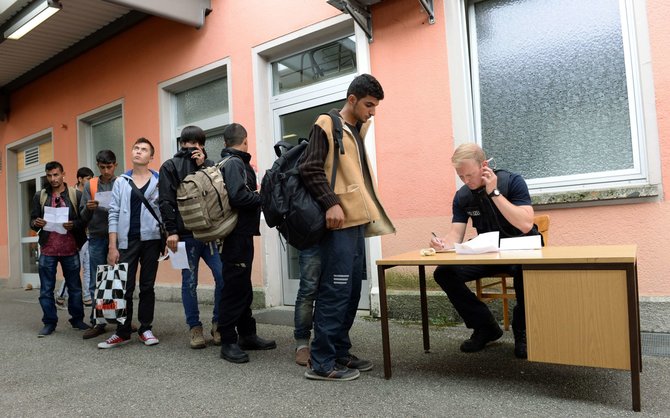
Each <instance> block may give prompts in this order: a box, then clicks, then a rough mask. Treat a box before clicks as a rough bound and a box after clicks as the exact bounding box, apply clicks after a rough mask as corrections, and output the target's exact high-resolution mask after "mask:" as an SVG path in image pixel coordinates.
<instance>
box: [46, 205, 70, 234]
mask: <svg viewBox="0 0 670 418" xmlns="http://www.w3.org/2000/svg"><path fill="white" fill-rule="evenodd" d="M69 213H70V208H52V207H50V206H45V207H44V220H45V221H46V222H47V224H46V225H44V227H43V228H42V229H44V230H45V231H51V232H56V233H58V234H63V235H65V234H67V230H66V229H65V228H64V227H63V224H64V223H66V222H68V221H69V219H68V215H69Z"/></svg>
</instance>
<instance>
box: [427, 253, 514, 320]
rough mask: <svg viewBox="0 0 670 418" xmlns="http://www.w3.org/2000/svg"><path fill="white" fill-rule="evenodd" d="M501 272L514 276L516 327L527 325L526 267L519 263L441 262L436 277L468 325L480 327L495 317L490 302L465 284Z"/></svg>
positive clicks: (436, 270)
mask: <svg viewBox="0 0 670 418" xmlns="http://www.w3.org/2000/svg"><path fill="white" fill-rule="evenodd" d="M498 273H506V274H509V275H510V276H512V277H514V292H515V293H516V306H515V307H514V313H513V320H512V328H513V329H515V330H519V331H521V330H525V329H526V313H525V311H524V305H525V303H524V295H523V270H522V269H521V266H519V265H507V266H504V265H503V266H494V265H487V266H476V265H475V266H439V267H438V268H436V269H435V273H434V275H433V276H434V277H435V281H436V282H437V284H439V285H440V286H441V287H442V289H443V290H444V291H445V292H446V293H447V296H448V297H449V300H450V301H451V303H452V305H454V308H455V309H456V311H457V312H458V314H459V315H460V316H461V318H463V321H464V322H465V326H466V327H468V328H472V329H477V328H481V327H485V326H487V325H489V324H490V323H491V322H494V321H495V318H493V315H492V314H491V311H490V310H489V308H488V307H487V306H486V303H484V302H482V301H481V300H479V298H477V295H475V293H473V292H472V291H471V290H470V289H469V288H468V286H467V285H466V284H465V283H467V282H470V281H472V280H476V279H480V278H482V277H491V276H493V275H495V274H498Z"/></svg>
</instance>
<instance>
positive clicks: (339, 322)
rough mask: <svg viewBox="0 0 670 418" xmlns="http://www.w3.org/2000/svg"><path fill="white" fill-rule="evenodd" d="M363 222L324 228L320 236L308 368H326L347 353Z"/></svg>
mask: <svg viewBox="0 0 670 418" xmlns="http://www.w3.org/2000/svg"><path fill="white" fill-rule="evenodd" d="M364 237H365V226H364V225H361V226H354V227H351V228H346V229H338V230H334V231H328V233H327V234H326V236H325V237H324V238H323V240H321V243H320V246H321V277H320V279H319V284H318V292H317V296H316V305H315V307H314V339H313V340H312V345H311V349H310V354H311V360H312V368H313V369H314V370H316V371H320V372H328V371H330V370H332V369H333V367H335V359H337V358H340V357H346V356H348V355H349V354H350V353H349V349H350V348H351V340H350V339H349V330H350V329H351V326H352V325H353V324H354V318H355V317H356V310H357V309H358V301H359V300H360V298H361V282H362V281H363V276H364V274H365V238H364Z"/></svg>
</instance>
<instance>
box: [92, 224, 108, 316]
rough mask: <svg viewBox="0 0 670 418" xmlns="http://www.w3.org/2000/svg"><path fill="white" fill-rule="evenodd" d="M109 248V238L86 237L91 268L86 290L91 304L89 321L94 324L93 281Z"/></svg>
mask: <svg viewBox="0 0 670 418" xmlns="http://www.w3.org/2000/svg"><path fill="white" fill-rule="evenodd" d="M108 248H109V238H108V237H105V238H98V237H90V238H89V239H88V259H89V267H90V269H91V281H90V282H89V286H88V291H89V292H90V294H91V300H92V301H93V305H92V306H91V323H92V324H94V325H95V321H94V320H93V314H94V312H95V282H96V274H97V272H98V266H99V265H104V264H107V250H108Z"/></svg>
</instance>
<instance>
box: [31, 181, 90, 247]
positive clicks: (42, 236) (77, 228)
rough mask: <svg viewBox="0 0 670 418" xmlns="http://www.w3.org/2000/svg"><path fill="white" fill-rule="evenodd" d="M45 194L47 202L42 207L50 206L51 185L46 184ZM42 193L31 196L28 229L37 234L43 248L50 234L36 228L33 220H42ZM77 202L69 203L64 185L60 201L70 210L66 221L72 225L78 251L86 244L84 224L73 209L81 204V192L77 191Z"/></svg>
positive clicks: (68, 196)
mask: <svg viewBox="0 0 670 418" xmlns="http://www.w3.org/2000/svg"><path fill="white" fill-rule="evenodd" d="M44 190H46V192H47V200H46V201H45V202H44V206H51V193H52V192H51V190H52V188H51V185H50V184H49V183H47V185H46V187H45V188H44ZM41 194H42V191H41V190H39V191H38V192H37V193H35V196H33V203H32V206H31V208H30V228H31V229H32V230H33V231H35V232H37V233H38V234H39V244H40V246H44V245H45V244H46V243H47V241H48V240H49V234H51V232H49V231H45V230H43V229H42V228H39V227H36V226H35V224H34V221H35V219H37V218H44V207H43V206H42V205H41V204H40V195H41ZM76 196H77V201H76V202H70V193H69V192H68V186H67V183H66V184H65V190H63V191H62V192H61V194H60V197H61V199H63V201H64V202H65V203H66V204H67V207H68V208H70V210H69V212H68V219H69V220H70V221H72V222H73V223H74V228H72V231H71V232H72V234H73V235H74V239H75V241H76V243H77V249H80V248H81V247H82V245H84V243H86V222H84V221H83V220H82V219H81V217H80V216H79V212H78V210H77V209H75V205H76V207H77V208H78V207H79V203H80V202H81V192H80V191H79V190H77V193H76Z"/></svg>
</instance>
